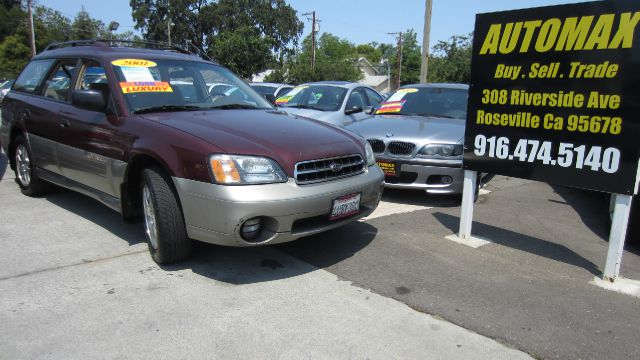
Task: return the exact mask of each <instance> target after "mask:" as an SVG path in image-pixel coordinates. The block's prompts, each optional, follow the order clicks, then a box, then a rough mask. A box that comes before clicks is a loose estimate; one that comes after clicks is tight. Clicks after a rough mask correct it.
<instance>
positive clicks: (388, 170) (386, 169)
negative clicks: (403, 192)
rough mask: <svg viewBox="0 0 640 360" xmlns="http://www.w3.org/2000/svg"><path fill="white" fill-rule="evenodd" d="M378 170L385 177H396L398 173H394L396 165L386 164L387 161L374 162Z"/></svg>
mask: <svg viewBox="0 0 640 360" xmlns="http://www.w3.org/2000/svg"><path fill="white" fill-rule="evenodd" d="M376 163H377V164H378V166H379V167H380V170H382V172H383V173H384V174H385V175H387V176H397V175H398V172H397V171H396V163H392V162H388V161H376Z"/></svg>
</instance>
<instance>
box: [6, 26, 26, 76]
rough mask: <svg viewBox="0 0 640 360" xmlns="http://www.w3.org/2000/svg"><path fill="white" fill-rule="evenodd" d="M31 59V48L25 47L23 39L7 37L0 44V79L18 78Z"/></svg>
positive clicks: (18, 36)
mask: <svg viewBox="0 0 640 360" xmlns="http://www.w3.org/2000/svg"><path fill="white" fill-rule="evenodd" d="M30 57H31V48H30V47H29V46H27V45H26V42H25V39H24V37H22V36H20V35H15V34H14V35H9V36H7V37H5V39H4V41H3V42H2V44H0V79H11V78H15V77H16V76H18V74H19V73H20V71H21V70H22V68H23V67H24V66H25V65H26V64H27V61H29V58H30Z"/></svg>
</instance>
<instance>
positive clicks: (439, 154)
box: [417, 144, 464, 160]
mask: <svg viewBox="0 0 640 360" xmlns="http://www.w3.org/2000/svg"><path fill="white" fill-rule="evenodd" d="M463 151H464V148H463V146H462V144H427V145H425V146H423V147H422V149H420V151H418V155H417V156H418V157H421V158H427V159H448V160H453V159H462V152H463Z"/></svg>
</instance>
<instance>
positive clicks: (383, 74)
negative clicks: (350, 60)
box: [358, 57, 393, 93]
mask: <svg viewBox="0 0 640 360" xmlns="http://www.w3.org/2000/svg"><path fill="white" fill-rule="evenodd" d="M358 67H360V71H362V74H363V75H364V77H363V78H362V80H360V83H362V84H365V85H368V86H371V87H372V88H374V89H376V90H377V91H378V92H385V93H390V92H391V89H393V84H391V89H390V88H389V85H390V83H391V81H389V76H388V74H387V70H388V68H387V66H386V65H374V64H372V63H371V62H370V61H369V60H367V59H366V58H363V57H361V58H359V59H358Z"/></svg>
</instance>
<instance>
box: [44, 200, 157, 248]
mask: <svg viewBox="0 0 640 360" xmlns="http://www.w3.org/2000/svg"><path fill="white" fill-rule="evenodd" d="M43 198H44V199H46V200H47V201H49V202H50V203H52V204H54V205H56V206H59V207H61V208H63V209H65V210H67V211H70V212H72V213H74V214H76V215H78V216H81V217H83V218H85V219H87V220H89V221H91V222H92V223H94V224H96V225H98V226H100V227H102V228H103V229H105V230H108V231H109V232H111V233H112V234H113V235H115V236H117V237H119V238H121V239H122V240H124V241H126V242H127V243H129V245H135V244H139V243H143V242H145V241H146V240H145V238H144V228H143V226H142V222H139V223H134V224H130V223H125V222H124V221H123V220H122V217H121V216H120V214H118V213H117V212H116V211H114V210H111V209H110V208H108V207H106V206H105V205H102V204H101V203H99V202H98V201H97V200H94V199H91V198H90V197H88V196H85V195H82V194H80V193H77V192H74V191H71V190H66V189H62V188H59V187H53V188H52V190H51V192H49V193H48V194H47V195H45V196H43Z"/></svg>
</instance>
